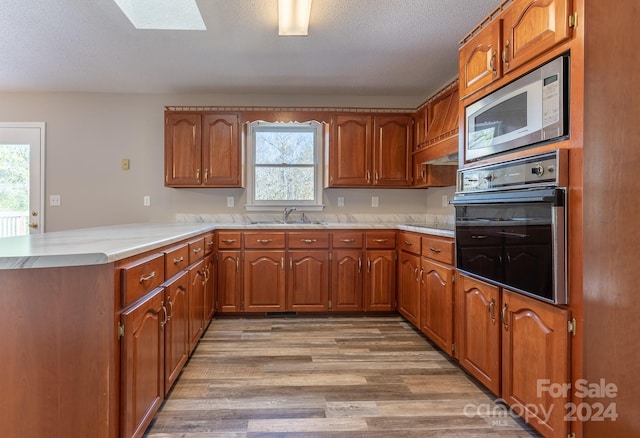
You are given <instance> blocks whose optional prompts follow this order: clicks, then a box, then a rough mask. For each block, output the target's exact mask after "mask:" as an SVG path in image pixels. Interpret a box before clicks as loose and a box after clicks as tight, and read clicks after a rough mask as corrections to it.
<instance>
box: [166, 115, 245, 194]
mask: <svg viewBox="0 0 640 438" xmlns="http://www.w3.org/2000/svg"><path fill="white" fill-rule="evenodd" d="M164 143H165V158H164V159H165V186H167V187H242V144H241V141H240V117H239V115H238V114H231V113H211V112H196V111H185V112H180V111H166V112H165V130H164Z"/></svg>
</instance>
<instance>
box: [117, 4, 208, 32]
mask: <svg viewBox="0 0 640 438" xmlns="http://www.w3.org/2000/svg"><path fill="white" fill-rule="evenodd" d="M114 1H115V2H116V4H117V5H118V7H119V8H120V9H122V12H124V14H125V15H126V16H127V18H128V19H129V21H131V24H133V25H134V27H135V28H136V29H161V30H207V27H206V26H205V25H204V21H203V20H202V15H201V14H200V10H199V9H198V5H197V4H196V0H114Z"/></svg>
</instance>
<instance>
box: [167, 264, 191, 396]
mask: <svg viewBox="0 0 640 438" xmlns="http://www.w3.org/2000/svg"><path fill="white" fill-rule="evenodd" d="M188 290H189V275H188V273H187V272H186V271H182V272H181V273H180V274H179V275H177V276H175V277H173V278H172V279H171V280H169V281H168V282H167V283H166V284H165V307H166V309H167V312H168V316H167V324H166V325H165V327H164V331H165V337H164V340H165V342H164V345H165V348H164V351H165V365H164V368H165V378H164V394H165V395H166V394H167V393H168V392H169V389H170V388H171V386H172V385H173V384H174V382H175V381H176V379H177V378H178V375H180V371H182V367H184V365H185V364H186V363H187V359H188V358H189V352H190V349H189V346H190V345H189V300H188Z"/></svg>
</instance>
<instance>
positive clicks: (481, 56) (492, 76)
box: [459, 21, 502, 97]
mask: <svg viewBox="0 0 640 438" xmlns="http://www.w3.org/2000/svg"><path fill="white" fill-rule="evenodd" d="M500 24H501V23H500V21H498V22H496V23H493V24H490V25H488V26H487V27H485V28H484V29H482V30H481V31H480V32H478V33H477V34H476V35H474V36H473V37H472V38H471V39H470V40H469V41H467V42H466V43H465V44H464V45H463V46H462V47H461V48H460V53H459V59H460V76H459V79H460V96H462V97H464V96H468V95H469V94H471V93H473V92H474V91H477V90H479V89H481V88H482V87H484V86H486V85H489V84H490V83H492V82H493V81H495V80H496V79H498V78H499V77H500V76H502V63H501V61H500V56H501V46H500V44H501V39H502V38H501V35H502V26H501V25H500Z"/></svg>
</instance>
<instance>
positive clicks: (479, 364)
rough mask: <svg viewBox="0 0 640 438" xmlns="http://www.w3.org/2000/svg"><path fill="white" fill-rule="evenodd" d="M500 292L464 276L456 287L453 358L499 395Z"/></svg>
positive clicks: (495, 287) (459, 278) (496, 288)
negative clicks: (454, 352) (454, 355)
mask: <svg viewBox="0 0 640 438" xmlns="http://www.w3.org/2000/svg"><path fill="white" fill-rule="evenodd" d="M499 312H500V290H499V288H498V287H497V286H493V285H490V284H488V283H485V282H483V281H480V280H476V279H474V278H471V277H467V276H465V275H460V276H459V277H458V284H457V287H456V357H457V358H458V361H459V362H460V365H461V366H462V367H464V368H465V369H466V370H467V371H468V372H469V373H470V374H471V375H473V376H474V377H475V378H476V379H478V380H479V381H480V382H481V383H482V384H483V385H484V386H486V387H487V388H488V389H489V390H490V391H491V392H493V393H494V394H496V395H498V396H499V395H500V390H501V386H500V333H501V332H500V315H499Z"/></svg>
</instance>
